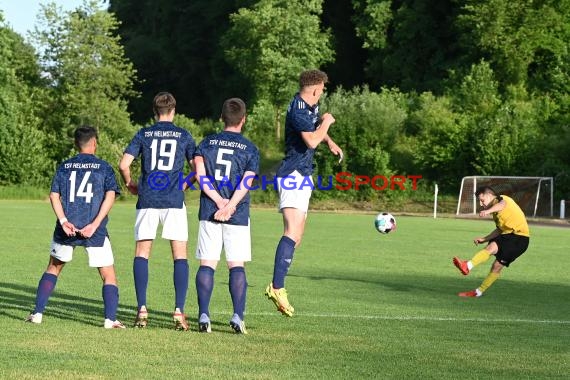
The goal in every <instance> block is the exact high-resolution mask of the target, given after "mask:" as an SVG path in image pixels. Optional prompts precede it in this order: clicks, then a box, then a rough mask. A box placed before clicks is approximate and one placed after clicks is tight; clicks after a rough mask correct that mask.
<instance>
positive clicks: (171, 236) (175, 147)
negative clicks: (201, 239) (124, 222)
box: [119, 92, 196, 331]
mask: <svg viewBox="0 0 570 380" xmlns="http://www.w3.org/2000/svg"><path fill="white" fill-rule="evenodd" d="M175 108H176V100H175V99H174V96H172V94H170V93H168V92H161V93H158V94H157V95H156V96H155V97H154V100H153V111H154V115H155V118H156V120H157V122H156V123H155V124H154V125H152V126H150V127H146V128H142V129H140V130H139V131H138V132H137V133H136V134H135V136H134V137H133V139H132V140H131V142H130V144H129V145H128V146H127V148H126V149H125V152H124V154H123V158H122V159H121V162H120V163H119V170H120V172H121V176H122V177H123V180H124V181H125V183H126V185H127V188H128V189H129V191H130V192H131V193H132V194H138V201H137V205H136V210H137V212H136V221H135V240H136V247H135V258H134V262H133V275H134V281H135V291H136V296H137V304H138V306H137V307H138V311H137V317H136V320H135V326H136V327H146V325H147V322H148V310H147V299H146V292H147V286H148V260H149V257H150V252H151V248H152V242H153V240H154V239H155V238H156V230H157V228H158V225H159V224H162V227H163V228H162V238H164V239H167V240H170V247H171V251H172V259H173V261H174V290H175V305H174V313H173V320H174V324H175V329H176V330H183V331H187V330H188V323H187V321H186V316H185V315H184V305H185V303H186V293H187V291H188V276H189V267H188V260H187V252H186V248H187V241H188V217H187V214H186V206H185V204H184V192H183V190H182V189H181V188H180V187H179V182H180V178H181V177H179V176H180V175H183V171H184V165H185V162H188V164H189V165H190V166H192V156H193V155H194V151H195V149H196V143H195V142H194V139H193V138H192V135H191V134H190V132H188V131H186V130H185V129H182V128H179V127H177V126H176V125H174V124H173V123H172V120H173V119H174V114H175ZM139 156H140V157H141V178H140V179H139V182H138V184H137V183H136V182H134V181H133V180H132V178H131V171H130V166H131V164H132V162H133V161H134V159H135V158H137V157H139Z"/></svg>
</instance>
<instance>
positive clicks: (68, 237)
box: [26, 126, 125, 329]
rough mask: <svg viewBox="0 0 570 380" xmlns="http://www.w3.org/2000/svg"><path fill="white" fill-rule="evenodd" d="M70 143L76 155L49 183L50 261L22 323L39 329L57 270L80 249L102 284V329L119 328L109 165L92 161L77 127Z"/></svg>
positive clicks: (84, 131) (93, 136)
mask: <svg viewBox="0 0 570 380" xmlns="http://www.w3.org/2000/svg"><path fill="white" fill-rule="evenodd" d="M74 137H75V145H76V146H77V148H78V149H79V154H77V155H76V156H74V157H72V158H70V159H68V160H66V161H64V162H63V163H62V164H61V165H59V167H58V168H57V171H56V173H55V176H54V177H53V180H52V184H51V192H50V196H49V199H50V202H51V206H52V208H53V211H54V213H55V215H56V217H57V221H56V225H55V230H54V232H53V240H52V243H51V255H50V258H49V263H48V266H47V269H46V271H45V272H44V274H43V275H42V278H41V279H40V282H39V284H38V289H37V293H36V305H35V308H34V311H33V312H32V313H31V314H30V315H29V316H28V318H27V319H26V321H27V322H31V323H42V317H43V312H44V310H45V308H46V305H47V303H48V300H49V297H50V295H51V293H52V292H53V290H54V288H55V285H56V282H57V279H58V277H59V275H60V274H61V271H62V270H63V267H64V266H65V264H66V263H68V262H70V261H71V260H72V258H73V250H74V248H75V247H77V246H83V247H85V250H86V251H87V255H88V257H89V266H90V267H95V268H97V269H98V270H99V274H100V276H101V279H102V280H103V289H102V293H103V304H104V309H105V321H104V323H103V326H104V327H105V328H106V329H115V328H125V326H124V325H123V324H122V323H121V322H119V321H118V320H117V318H116V316H117V308H118V305H119V289H118V287H117V278H116V276H115V267H114V266H113V264H114V258H113V251H112V249H111V243H110V241H109V237H108V234H107V221H108V218H107V214H108V213H109V211H110V210H111V207H112V206H113V203H114V202H115V196H116V195H117V194H119V193H120V190H119V187H118V185H117V181H116V179H115V173H114V172H113V168H112V167H111V165H109V164H108V163H107V162H105V161H103V160H101V159H99V158H97V157H95V151H96V150H97V131H96V130H95V128H93V127H90V126H83V127H79V128H77V129H76V130H75V136H74Z"/></svg>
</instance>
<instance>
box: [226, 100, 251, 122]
mask: <svg viewBox="0 0 570 380" xmlns="http://www.w3.org/2000/svg"><path fill="white" fill-rule="evenodd" d="M245 112H246V109H245V102H244V101H243V100H241V99H240V98H230V99H227V100H226V101H225V102H224V104H223V105H222V121H223V122H224V125H226V126H234V125H238V124H239V122H240V121H241V120H242V119H243V117H244V116H245Z"/></svg>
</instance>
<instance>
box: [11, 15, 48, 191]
mask: <svg viewBox="0 0 570 380" xmlns="http://www.w3.org/2000/svg"><path fill="white" fill-rule="evenodd" d="M39 73H40V70H39V66H38V65H37V63H36V57H35V54H34V51H33V48H32V47H31V46H30V45H27V44H26V43H25V42H24V40H23V38H22V37H21V36H20V35H18V34H17V33H15V32H14V31H12V30H11V29H10V28H8V27H6V26H5V25H4V20H3V15H2V13H1V12H0V167H2V170H1V171H0V185H14V184H27V185H45V184H46V183H47V179H48V176H49V174H48V173H49V172H50V171H51V169H52V168H53V162H52V161H51V160H50V159H49V158H48V155H47V150H46V145H45V137H44V134H43V133H42V132H40V130H39V126H40V118H39V116H38V114H37V112H36V107H35V102H36V100H37V98H38V95H40V94H41V88H38V87H36V86H37V85H38V84H39V83H40V82H41V79H40V75H39Z"/></svg>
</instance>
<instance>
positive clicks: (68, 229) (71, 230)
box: [61, 221, 77, 236]
mask: <svg viewBox="0 0 570 380" xmlns="http://www.w3.org/2000/svg"><path fill="white" fill-rule="evenodd" d="M61 228H63V232H65V234H66V235H67V236H75V232H76V231H77V229H76V228H75V226H74V225H73V223H71V222H70V221H66V222H64V223H63V224H62V225H61Z"/></svg>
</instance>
